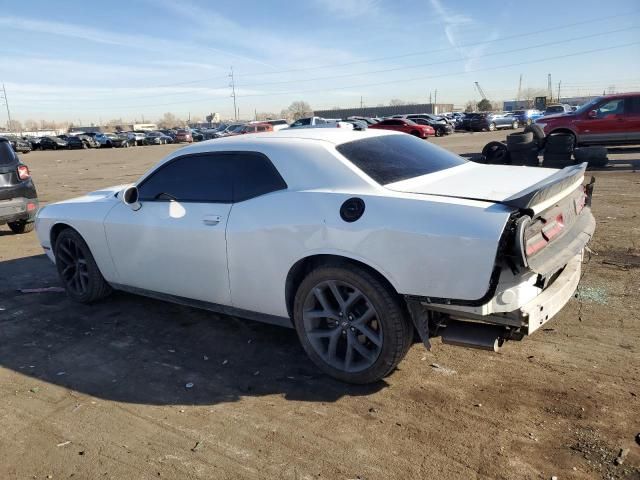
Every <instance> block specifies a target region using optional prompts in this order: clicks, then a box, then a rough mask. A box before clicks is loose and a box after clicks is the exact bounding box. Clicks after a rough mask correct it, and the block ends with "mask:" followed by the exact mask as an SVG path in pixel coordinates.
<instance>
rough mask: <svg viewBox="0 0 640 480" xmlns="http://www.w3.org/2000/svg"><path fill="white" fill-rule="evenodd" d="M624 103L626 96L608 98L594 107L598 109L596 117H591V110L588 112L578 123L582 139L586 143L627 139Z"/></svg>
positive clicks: (613, 141)
mask: <svg viewBox="0 0 640 480" xmlns="http://www.w3.org/2000/svg"><path fill="white" fill-rule="evenodd" d="M624 103H625V99H624V98H613V99H607V100H605V101H603V102H602V103H601V104H599V105H597V106H596V107H595V108H594V109H593V110H595V111H596V116H595V117H593V118H592V117H590V116H589V113H590V112H586V114H585V116H583V117H582V119H581V120H580V122H579V125H578V134H579V136H580V141H581V142H584V143H615V142H623V141H625V136H626V132H625V129H626V119H625V117H624Z"/></svg>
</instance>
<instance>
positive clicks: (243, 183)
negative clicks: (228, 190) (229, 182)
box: [229, 152, 287, 202]
mask: <svg viewBox="0 0 640 480" xmlns="http://www.w3.org/2000/svg"><path fill="white" fill-rule="evenodd" d="M229 156H230V157H233V159H234V161H233V166H234V172H233V185H234V187H233V201H234V202H242V201H244V200H249V199H251V198H255V197H259V196H260V195H264V194H266V193H271V192H275V191H278V190H284V189H286V188H287V184H286V182H285V181H284V179H283V178H282V177H281V176H280V173H278V170H277V169H276V167H275V166H274V165H273V164H272V163H271V160H269V159H268V158H267V157H266V156H264V155H263V154H261V153H257V152H238V153H233V154H231V155H229Z"/></svg>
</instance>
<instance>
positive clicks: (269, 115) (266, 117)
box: [256, 112, 278, 120]
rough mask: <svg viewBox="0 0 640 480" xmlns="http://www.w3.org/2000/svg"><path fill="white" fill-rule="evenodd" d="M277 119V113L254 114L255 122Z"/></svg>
mask: <svg viewBox="0 0 640 480" xmlns="http://www.w3.org/2000/svg"><path fill="white" fill-rule="evenodd" d="M275 118H278V114H277V113H272V112H260V113H257V114H256V120H273V119H275Z"/></svg>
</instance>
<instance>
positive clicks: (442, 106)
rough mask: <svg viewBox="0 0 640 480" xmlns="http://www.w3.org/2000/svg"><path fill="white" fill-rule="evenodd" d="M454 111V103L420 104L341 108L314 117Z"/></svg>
mask: <svg viewBox="0 0 640 480" xmlns="http://www.w3.org/2000/svg"><path fill="white" fill-rule="evenodd" d="M452 110H453V104H452V103H437V104H434V103H419V104H415V105H390V106H386V107H361V108H339V109H332V110H315V112H314V115H317V116H318V117H324V118H347V117H390V116H392V115H404V114H411V113H434V114H438V113H444V112H451V111H452Z"/></svg>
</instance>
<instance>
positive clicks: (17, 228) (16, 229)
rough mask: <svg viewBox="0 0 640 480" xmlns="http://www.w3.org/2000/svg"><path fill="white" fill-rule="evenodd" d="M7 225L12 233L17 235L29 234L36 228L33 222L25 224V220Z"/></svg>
mask: <svg viewBox="0 0 640 480" xmlns="http://www.w3.org/2000/svg"><path fill="white" fill-rule="evenodd" d="M7 225H8V226H9V228H10V229H11V231H12V232H13V233H15V234H18V235H19V234H21V233H29V232H31V231H33V229H34V228H35V227H36V224H35V222H27V221H25V220H19V221H17V222H9V223H7Z"/></svg>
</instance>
